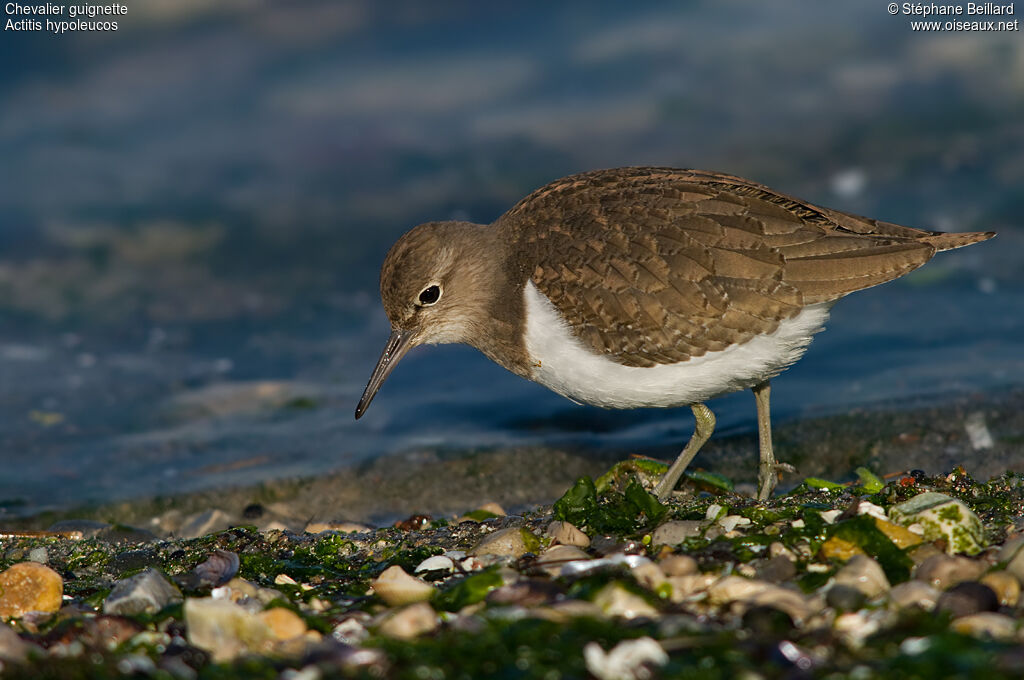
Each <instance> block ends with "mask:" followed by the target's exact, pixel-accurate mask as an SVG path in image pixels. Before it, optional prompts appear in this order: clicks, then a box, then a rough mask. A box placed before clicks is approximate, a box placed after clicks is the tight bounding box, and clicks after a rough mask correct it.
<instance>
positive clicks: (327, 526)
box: [303, 521, 373, 534]
mask: <svg viewBox="0 0 1024 680" xmlns="http://www.w3.org/2000/svg"><path fill="white" fill-rule="evenodd" d="M303 531H304V532H305V533H307V534H322V533H324V532H325V531H334V532H337V533H339V534H362V533H365V532H367V531H373V527H369V526H367V525H365V524H359V523H358V522H320V521H316V522H310V523H309V524H307V525H306V528H305V529H303Z"/></svg>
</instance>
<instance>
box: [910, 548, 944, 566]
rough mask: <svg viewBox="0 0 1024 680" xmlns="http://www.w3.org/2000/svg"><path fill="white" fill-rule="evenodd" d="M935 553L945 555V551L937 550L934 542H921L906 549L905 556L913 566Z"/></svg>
mask: <svg viewBox="0 0 1024 680" xmlns="http://www.w3.org/2000/svg"><path fill="white" fill-rule="evenodd" d="M936 555H942V556H946V553H945V551H942V550H939V549H938V548H936V547H935V544H934V543H922V544H920V545H917V546H914V547H913V548H911V549H910V550H908V551H907V557H909V558H910V559H911V561H912V562H913V563H914V565H915V566H920V565H922V564H924V563H925V562H927V561H928V560H929V559H930V558H932V557H935V556H936Z"/></svg>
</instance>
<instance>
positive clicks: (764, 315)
mask: <svg viewBox="0 0 1024 680" xmlns="http://www.w3.org/2000/svg"><path fill="white" fill-rule="evenodd" d="M496 226H497V227H498V228H505V230H506V231H505V233H506V234H508V238H509V239H510V240H512V241H513V245H514V252H516V253H518V255H519V257H518V259H519V261H518V262H517V265H518V267H519V269H520V271H521V273H522V274H525V275H526V276H528V277H529V279H530V280H531V281H532V282H533V283H534V285H536V287H537V288H538V290H540V291H541V292H542V293H543V294H544V295H545V296H547V298H548V299H549V300H551V302H552V303H553V304H554V305H555V307H556V308H557V309H558V310H559V311H560V312H561V313H562V315H563V316H564V317H565V319H566V321H567V322H568V323H569V326H570V328H571V330H572V332H573V333H574V334H575V335H576V337H578V338H579V339H580V340H581V341H583V343H585V344H586V345H587V346H588V347H590V348H591V349H593V350H594V351H595V352H598V353H600V354H604V355H606V356H608V357H609V358H611V359H613V360H615V361H617V362H619V363H622V364H625V365H628V366H654V365H657V364H666V363H674V362H678V361H685V360H686V359H689V358H690V357H697V356H701V355H703V354H704V353H706V352H709V351H717V350H722V349H724V348H726V347H728V346H729V345H732V344H736V343H742V342H745V341H747V340H749V339H750V338H752V337H754V336H755V335H758V334H763V333H771V332H773V331H775V330H776V329H777V328H778V325H779V322H780V321H782V320H784V319H788V318H791V317H793V316H795V315H796V314H797V313H798V312H799V311H800V310H801V308H803V307H804V306H806V305H808V304H812V303H815V302H826V301H831V300H835V299H837V298H839V297H841V296H843V295H845V294H847V293H850V292H852V291H855V290H859V289H861V288H867V287H869V286H873V285H876V284H879V283H883V282H885V281H889V280H890V279H894V278H896V277H898V276H902V275H903V274H906V273H907V272H909V271H911V270H912V269H914V268H916V267H919V266H920V265H922V264H924V263H925V262H927V261H928V260H929V259H930V258H931V257H932V255H933V254H934V253H935V251H936V246H935V245H933V244H932V243H930V242H929V241H928V240H927V239H928V238H929V237H933V236H934V234H933V232H926V231H919V230H916V229H910V228H907V227H900V226H898V225H890V224H887V223H882V222H876V221H872V220H867V219H865V218H859V217H856V216H853V215H847V214H845V213H839V212H836V211H831V210H827V209H823V208H819V207H816V206H814V205H811V204H808V203H805V202H803V201H800V200H798V199H795V198H792V197H789V196H785V195H783V194H779V193H777V192H774V191H772V190H770V189H768V188H767V187H764V186H762V185H759V184H755V183H753V182H749V181H747V180H743V179H740V178H737V177H732V176H729V175H720V174H715V173H707V172H700V171H690V170H674V169H669V168H621V169H616V170H602V171H596V172H590V173H585V174H582V175H574V176H571V177H567V178H565V179H562V180H558V181H556V182H553V183H552V184H549V185H547V186H545V187H542V188H541V189H538V190H537V191H535V192H534V193H532V194H531V195H529V196H527V197H526V198H525V199H523V200H522V201H520V202H519V203H518V204H517V205H516V206H515V207H514V208H512V210H510V211H509V212H508V213H506V214H505V215H504V216H502V218H501V219H499V220H498V222H497V224H496Z"/></svg>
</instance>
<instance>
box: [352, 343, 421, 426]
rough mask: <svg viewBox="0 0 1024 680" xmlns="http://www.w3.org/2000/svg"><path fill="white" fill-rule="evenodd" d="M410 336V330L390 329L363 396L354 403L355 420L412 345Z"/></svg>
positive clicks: (364, 410) (367, 406)
mask: <svg viewBox="0 0 1024 680" xmlns="http://www.w3.org/2000/svg"><path fill="white" fill-rule="evenodd" d="M412 337H413V335H412V332H411V331H403V330H392V331H391V337H390V338H388V344H387V345H386V346H385V347H384V352H383V353H382V354H381V355H380V359H378V360H377V366H376V368H374V369H373V374H372V375H371V376H370V382H368V383H367V384H366V389H365V390H363V396H362V398H360V399H359V404H357V405H356V420H359V418H360V417H361V416H362V415H363V413H365V412H366V409H367V408H369V406H370V402H371V401H373V397H374V395H375V394H377V390H379V389H380V386H381V385H383V384H384V381H385V380H386V379H387V377H388V376H389V375H390V374H391V371H393V370H394V369H395V366H396V365H397V364H398V360H399V359H401V358H402V357H403V356H405V353H406V352H408V351H409V348H410V347H412Z"/></svg>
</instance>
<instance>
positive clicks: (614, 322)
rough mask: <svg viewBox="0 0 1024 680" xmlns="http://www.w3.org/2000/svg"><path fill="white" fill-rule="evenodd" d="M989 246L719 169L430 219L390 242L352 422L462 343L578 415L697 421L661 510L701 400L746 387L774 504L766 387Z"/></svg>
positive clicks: (597, 180)
mask: <svg viewBox="0 0 1024 680" xmlns="http://www.w3.org/2000/svg"><path fill="white" fill-rule="evenodd" d="M992 236H994V233H993V232H972V233H956V234H952V233H941V232H935V231H924V230H920V229H912V228H909V227H903V226H899V225H897V224H891V223H889V222H882V221H879V220H875V219H869V218H866V217H860V216H857V215H851V214H848V213H844V212H839V211H837V210H831V209H829V208H823V207H820V206H817V205H814V204H812V203H808V202H807V201H804V200H801V199H798V198H794V197H792V196H788V195H786V194H783V193H780V192H778V191H775V190H774V189H770V188H768V187H766V186H764V185H761V184H757V183H756V182H752V181H750V180H746V179H742V178H740V177H734V176H731V175H725V174H720V173H715V172H705V171H701V170H679V169H674V168H649V167H643V168H640V167H637V168H617V169H612V170H597V171H594V172H587V173H583V174H578V175H572V176H570V177H566V178H563V179H560V180H556V181H554V182H552V183H550V184H548V185H546V186H544V187H541V188H540V189H537V190H536V191H534V192H533V193H532V194H530V195H529V196H527V197H526V198H524V199H523V200H521V201H519V203H518V204H516V205H515V207H513V208H512V209H511V210H509V211H508V212H507V213H505V214H504V215H502V216H501V217H499V218H498V219H497V220H495V222H494V223H492V224H490V225H481V224H471V223H468V222H428V223H426V224H421V225H419V226H417V227H415V228H413V229H412V230H411V231H409V232H408V233H406V234H405V235H404V236H402V238H401V239H399V240H398V242H397V243H395V245H394V246H393V247H392V248H391V250H390V252H388V255H387V258H386V259H385V261H384V265H383V267H382V268H381V276H380V290H381V297H382V299H383V302H384V309H385V311H386V313H387V316H388V319H389V320H390V321H391V337H390V339H389V340H388V343H387V345H386V347H385V348H384V352H383V354H381V357H380V360H379V361H378V362H377V366H376V368H374V370H373V374H372V375H371V377H370V381H369V384H367V386H366V390H365V392H363V396H362V398H361V399H360V400H359V405H358V406H357V407H356V413H355V415H356V418H359V417H360V416H362V415H363V413H364V412H365V411H366V408H367V407H368V406H369V405H370V401H371V400H372V399H373V397H374V395H375V394H376V393H377V390H378V389H379V388H380V386H381V384H382V383H383V382H384V380H385V378H387V376H388V375H389V374H390V373H391V371H392V370H393V369H394V368H395V365H396V364H397V363H398V361H399V359H401V358H402V356H404V355H405V353H406V352H408V351H409V350H410V349H411V348H413V347H415V346H417V345H422V344H434V343H451V342H459V343H466V344H469V345H472V346H473V347H476V348H477V349H479V350H480V351H481V352H483V353H484V354H485V355H486V356H487V357H489V358H490V359H491V360H492V361H494V362H496V363H498V364H500V365H501V366H504V367H505V368H507V369H508V370H510V371H512V372H513V373H515V374H517V375H520V376H522V377H524V378H527V379H529V380H533V381H535V382H538V383H540V384H541V385H544V386H546V387H548V388H550V389H552V390H554V391H555V392H557V393H559V394H561V395H564V396H565V397H568V398H569V399H571V400H573V401H575V402H582V403H585V404H592V405H594V406H601V407H604V408H638V407H669V406H690V408H691V409H692V410H693V414H694V417H695V418H696V428H695V430H694V434H693V436H692V437H691V439H690V441H689V443H687V445H686V447H685V448H684V449H683V450H682V452H681V453H680V454H679V456H678V458H677V459H676V461H675V462H674V463H673V464H672V465H671V467H669V469H668V471H667V472H666V473H665V476H664V477H663V478H662V480H661V481H660V483H659V484H658V485H657V487H656V489H655V493H656V495H657V496H658V497H659V498H661V499H664V498H665V497H667V496H668V495H669V494H670V493H671V492H672V490H673V489H674V488H675V486H676V483H677V482H678V481H679V478H680V476H681V475H682V474H683V471H684V470H685V469H686V466H687V465H688V464H689V463H690V461H691V460H692V459H693V457H694V456H695V455H696V454H697V452H698V451H699V450H700V448H701V446H703V445H704V443H705V442H706V441H707V440H708V438H709V437H710V436H711V433H712V431H713V430H714V426H715V416H714V414H713V413H712V412H711V410H710V409H709V408H708V407H707V406H705V402H706V401H707V400H709V399H712V398H714V397H717V396H720V395H723V394H726V393H729V392H735V391H737V390H743V389H748V388H749V389H751V390H752V391H753V393H754V397H755V402H756V404H757V422H758V439H759V447H760V469H759V473H758V498H759V499H762V500H764V499H766V498H768V497H769V496H770V495H771V493H772V491H773V490H774V488H775V485H776V483H777V481H778V469H779V465H778V464H777V463H776V461H775V456H774V453H773V451H772V437H771V421H770V414H769V393H770V388H769V381H770V380H771V379H772V378H774V377H775V376H776V375H778V374H779V373H780V372H782V371H783V370H785V369H786V368H788V367H789V366H790V365H792V364H793V362H795V361H796V360H797V359H799V358H800V357H801V356H802V355H803V353H804V352H805V351H806V350H807V346H808V345H809V344H810V342H811V339H812V338H813V336H814V334H815V333H817V332H818V331H820V330H822V328H823V327H824V324H825V321H826V320H827V318H828V315H829V310H830V308H831V307H832V305H833V304H835V302H836V301H837V300H838V299H839V298H841V297H843V296H844V295H847V294H849V293H852V292H854V291H857V290H861V289H863V288H870V287H871V286H875V285H878V284H880V283H885V282H886V281H891V280H892V279H895V278H898V277H900V276H903V275H904V274H906V273H908V272H910V271H912V270H914V269H916V268H918V267H920V266H921V265H923V264H924V263H925V262H927V261H928V260H930V259H931V258H932V256H933V255H935V253H937V252H939V251H940V250H950V249H952V248H959V247H961V246H966V245H970V244H972V243H977V242H979V241H984V240H986V239H988V238H991V237H992Z"/></svg>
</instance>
